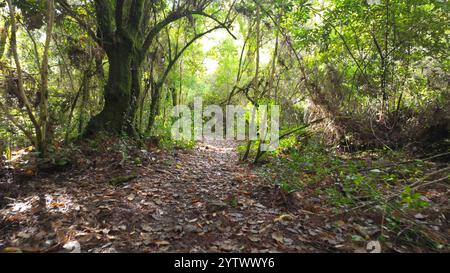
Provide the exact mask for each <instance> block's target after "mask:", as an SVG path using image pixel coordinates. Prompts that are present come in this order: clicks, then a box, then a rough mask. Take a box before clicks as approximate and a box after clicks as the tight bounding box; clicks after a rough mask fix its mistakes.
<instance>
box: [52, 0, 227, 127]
mask: <svg viewBox="0 0 450 273" xmlns="http://www.w3.org/2000/svg"><path fill="white" fill-rule="evenodd" d="M57 1H58V3H59V4H60V6H61V7H62V8H63V9H64V10H65V11H66V12H67V13H68V14H69V15H70V16H72V17H73V18H74V19H75V20H76V21H78V22H79V24H80V25H81V26H82V27H83V28H85V30H86V31H87V32H88V33H89V34H90V36H91V37H92V38H93V39H94V40H95V41H96V42H97V43H98V44H99V45H100V46H101V47H102V48H103V49H104V50H105V52H106V55H107V57H108V61H109V71H108V75H109V77H108V81H107V83H106V85H105V87H104V99H105V104H104V107H103V110H102V111H101V112H100V113H99V114H98V115H96V116H94V117H93V118H92V119H91V120H90V122H89V124H88V126H87V129H86V135H92V134H95V133H97V132H99V131H105V132H108V133H113V134H121V133H126V134H130V135H134V134H135V127H134V124H133V120H134V115H135V113H136V111H137V106H138V103H137V101H138V98H139V96H140V94H141V78H142V66H143V63H144V61H145V60H146V57H147V55H148V54H147V53H148V51H149V49H150V47H151V45H152V43H153V41H154V40H155V37H156V36H157V35H158V34H159V33H160V32H161V30H163V29H164V28H165V27H166V26H167V25H169V24H171V23H172V22H175V21H177V20H179V19H181V18H185V17H192V16H194V15H199V16H205V17H208V18H210V19H212V20H214V21H216V22H217V23H218V24H219V25H222V26H228V25H229V23H228V22H227V21H225V22H220V21H219V19H217V18H216V17H214V16H213V15H211V14H210V13H207V11H206V10H207V9H208V8H209V9H211V10H212V11H213V12H217V11H218V10H220V8H221V7H220V4H219V3H217V2H216V1H211V0H200V1H194V0H185V1H171V2H167V3H166V2H165V1H161V2H158V1H151V0H128V1H127V0H95V1H94V6H95V21H96V23H97V29H96V30H93V29H91V28H90V27H89V26H88V24H87V23H86V22H85V21H83V20H82V18H81V16H80V15H79V14H78V13H77V11H76V9H74V8H73V7H71V6H70V5H69V4H68V3H67V1H65V0H57ZM167 5H171V7H167ZM149 14H156V15H155V16H153V18H152V16H149ZM228 18H229V17H227V18H226V20H227V19H228Z"/></svg>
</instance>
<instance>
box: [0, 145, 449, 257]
mask: <svg viewBox="0 0 450 273" xmlns="http://www.w3.org/2000/svg"><path fill="white" fill-rule="evenodd" d="M234 147H235V143H230V142H204V143H200V144H198V145H197V146H196V147H195V148H194V149H186V150H182V149H179V150H174V151H172V152H167V151H163V150H160V149H158V148H149V149H148V150H136V151H134V152H133V153H130V154H124V153H117V152H115V153H113V152H111V154H110V156H107V155H108V153H103V154H98V155H96V154H95V153H94V154H93V155H92V156H90V157H88V158H82V159H80V160H79V161H78V162H77V164H76V167H71V168H69V169H67V170H65V171H58V172H50V173H47V174H46V173H42V172H41V173H33V170H21V175H20V176H18V174H17V171H10V172H8V171H3V173H2V175H1V183H0V185H1V187H2V190H1V192H2V194H1V195H0V249H2V250H3V251H7V252H15V251H21V252H28V251H39V252H68V251H73V252H78V251H81V252H325V251H326V252H340V251H346V252H365V251H367V247H368V249H369V251H379V247H380V246H381V248H382V251H388V252H389V251H399V252H402V251H421V248H420V247H418V248H416V249H411V248H408V247H406V246H402V245H401V244H397V243H396V242H381V245H379V244H380V242H379V241H377V240H376V238H378V237H379V233H380V228H382V225H380V223H377V222H376V220H375V221H374V220H373V217H371V216H367V217H364V215H361V214H358V215H357V216H354V215H353V214H351V213H350V214H346V215H339V214H336V213H335V211H334V209H333V206H332V204H326V203H325V201H324V200H321V199H320V198H318V197H317V195H314V194H312V191H313V190H312V189H308V188H305V189H304V190H303V191H297V192H293V193H288V192H287V191H285V190H283V189H282V187H280V186H278V185H276V184H275V183H273V182H274V181H268V179H267V177H262V176H261V175H260V174H258V172H257V171H255V168H253V167H250V166H248V165H247V164H242V163H239V162H238V157H237V154H236V151H235V149H234ZM13 175H14V177H13ZM269 180H270V179H269ZM330 183H332V182H330V181H329V180H327V179H322V180H321V182H320V183H319V184H320V185H322V184H323V185H322V186H324V187H325V186H327V185H328V184H330ZM328 186H329V185H328ZM445 196H447V197H445ZM443 198H447V201H448V195H446V194H444V195H443ZM447 203H448V202H447ZM446 213H447V214H446ZM442 215H444V217H445V215H448V211H447V212H445V211H444V212H439V213H438V216H437V217H438V218H439V217H441V216H442ZM423 217H425V218H424V219H417V220H418V221H427V220H428V219H427V218H426V217H427V216H426V215H425V216H423ZM439 219H441V218H439ZM440 221H441V222H440V223H441V224H440V226H439V227H438V230H439V232H437V235H436V236H440V237H439V238H438V239H439V240H441V241H442V240H444V242H445V241H446V240H447V239H448V231H449V230H448V222H445V223H442V219H441V220H440ZM433 225H435V223H434V224H433ZM446 236H447V237H446ZM442 238H444V239H442ZM392 239H393V240H394V239H395V238H392ZM426 250H429V249H426ZM443 250H444V251H445V248H444V249H443Z"/></svg>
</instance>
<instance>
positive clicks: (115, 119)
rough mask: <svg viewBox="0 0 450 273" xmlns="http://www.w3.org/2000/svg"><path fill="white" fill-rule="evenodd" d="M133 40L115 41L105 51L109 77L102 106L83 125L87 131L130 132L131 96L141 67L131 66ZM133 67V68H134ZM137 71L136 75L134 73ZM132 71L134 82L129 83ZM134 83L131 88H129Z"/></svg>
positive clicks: (92, 132) (90, 132)
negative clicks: (86, 124)
mask: <svg viewBox="0 0 450 273" xmlns="http://www.w3.org/2000/svg"><path fill="white" fill-rule="evenodd" d="M132 48H133V44H132V43H126V42H123V43H116V44H115V45H114V47H113V48H111V49H109V50H108V51H107V53H108V60H109V72H108V75H109V77H108V81H107V83H106V85H105V89H104V98H105V105H104V107H103V110H102V111H101V112H100V113H99V114H98V115H96V116H95V117H93V118H92V119H91V121H90V122H89V124H88V126H87V128H86V132H85V134H86V135H88V136H89V135H93V134H95V133H97V132H99V131H105V132H108V133H112V134H122V133H127V134H132V133H133V132H134V126H133V121H132V117H133V116H134V114H133V112H134V111H135V110H134V109H132V106H133V103H132V98H133V96H134V95H135V94H133V93H136V92H138V90H135V89H136V81H137V85H139V77H138V76H137V75H139V74H140V72H139V71H136V70H140V67H139V66H137V67H133V63H134V61H133V57H134V56H133V50H132ZM133 70H135V71H133ZM136 74H137V75H136ZM133 75H134V82H135V83H134V84H132V82H133V81H132V80H133ZM132 86H133V87H134V89H133V88H132Z"/></svg>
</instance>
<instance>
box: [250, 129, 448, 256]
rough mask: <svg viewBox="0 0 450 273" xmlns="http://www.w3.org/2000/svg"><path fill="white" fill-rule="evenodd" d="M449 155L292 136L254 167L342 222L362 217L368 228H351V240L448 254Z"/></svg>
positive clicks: (302, 201)
mask: <svg viewBox="0 0 450 273" xmlns="http://www.w3.org/2000/svg"><path fill="white" fill-rule="evenodd" d="M448 156H449V153H448V152H446V153H441V154H437V155H436V154H432V155H422V156H418V155H417V153H416V154H413V153H411V151H408V150H390V149H375V150H364V151H354V152H346V151H343V150H342V149H341V150H340V149H337V148H335V147H332V148H330V147H327V146H325V145H323V144H320V142H319V141H317V140H310V141H309V143H302V142H298V141H297V140H296V138H295V137H294V136H293V137H291V138H289V139H286V140H285V141H282V143H281V145H280V148H279V149H278V150H277V151H276V152H273V153H272V154H270V155H269V156H268V157H267V158H265V160H264V161H263V164H260V165H257V166H256V170H257V172H258V174H259V175H260V176H261V177H263V178H264V179H266V180H267V181H268V183H275V184H276V185H278V186H279V188H280V189H281V190H282V191H283V192H285V193H286V194H287V195H291V196H292V195H293V196H296V201H297V202H299V204H301V206H303V207H308V206H309V205H310V204H311V203H315V204H318V205H319V206H320V207H322V208H329V209H330V210H329V211H328V213H329V215H328V216H327V217H329V218H332V219H337V220H338V221H339V223H340V224H341V225H344V223H345V224H347V223H352V222H358V219H361V217H362V218H363V219H365V220H364V221H362V222H363V223H362V225H363V226H367V225H369V226H372V227H373V228H372V231H371V232H369V233H367V232H361V231H360V230H359V231H358V230H357V231H353V232H354V233H351V232H350V234H348V236H352V240H354V241H355V242H360V241H366V242H367V241H369V240H378V241H380V242H382V243H383V244H387V246H389V247H390V248H393V249H397V250H398V249H401V248H408V249H411V248H413V249H414V248H425V249H429V250H432V251H448V249H449V246H450V245H449V239H450V238H449V236H448V228H449V226H448V220H447V219H448V217H449V214H448V209H449V202H448V191H449V189H448V182H449V179H450V169H449V167H448V159H449V157H448ZM313 209H314V208H313Z"/></svg>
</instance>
